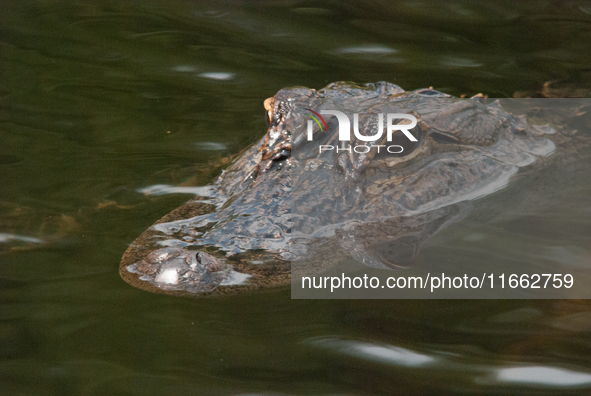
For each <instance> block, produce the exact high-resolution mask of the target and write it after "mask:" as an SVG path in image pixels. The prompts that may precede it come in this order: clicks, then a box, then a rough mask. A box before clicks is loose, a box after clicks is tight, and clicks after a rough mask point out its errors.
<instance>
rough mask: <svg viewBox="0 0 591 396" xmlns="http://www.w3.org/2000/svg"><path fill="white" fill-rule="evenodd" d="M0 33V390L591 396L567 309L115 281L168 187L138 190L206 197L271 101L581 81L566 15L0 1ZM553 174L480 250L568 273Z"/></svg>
mask: <svg viewBox="0 0 591 396" xmlns="http://www.w3.org/2000/svg"><path fill="white" fill-rule="evenodd" d="M507 4H508V3H507ZM0 21H1V30H0V49H1V57H2V58H1V59H2V61H1V64H0V67H1V68H0V70H1V73H2V74H1V78H0V95H1V101H0V186H1V187H0V394H2V395H111V394H112V395H163V394H167V395H168V394H171V395H247V394H256V395H303V394H306V395H374V394H375V395H391V394H455V393H457V394H475V393H478V394H519V393H522V394H536V395H537V394H588V393H589V392H591V306H590V305H589V304H588V303H586V302H584V301H502V300H501V301H435V300H433V301H429V300H423V301H371V300H370V301H326V300H321V301H292V300H291V299H290V293H289V291H280V292H276V291H275V292H268V293H263V294H258V295H254V296H242V297H235V298H223V299H217V300H216V299H206V300H198V299H196V300H192V299H181V298H173V297H167V296H162V295H155V294H150V293H146V292H143V291H140V290H137V289H134V288H132V287H130V286H129V285H127V284H126V283H124V282H123V281H122V280H121V279H120V278H119V274H118V264H119V260H120V258H121V255H122V254H123V252H124V251H125V249H126V248H127V246H128V244H129V243H131V242H132V241H133V240H134V239H135V238H136V237H137V236H138V235H140V234H141V233H142V232H143V231H144V230H145V229H146V228H147V227H149V226H150V225H151V224H152V223H153V222H154V221H156V220H157V219H159V218H160V217H162V216H163V215H164V214H166V213H168V212H169V211H170V210H172V209H174V208H175V207H177V206H179V205H181V204H182V203H184V202H185V201H186V200H187V199H188V198H189V197H190V196H188V195H182V194H176V195H165V196H145V195H143V194H140V193H138V192H137V190H138V189H140V188H145V187H148V186H152V185H156V184H168V185H177V186H178V185H186V186H198V185H205V184H207V183H209V182H210V181H211V180H212V179H213V178H214V177H215V176H216V175H218V174H219V173H220V172H221V169H222V167H223V164H224V159H225V158H228V157H229V156H231V155H234V154H237V153H238V152H239V151H240V150H241V149H243V148H244V147H246V146H248V145H249V144H251V143H253V142H255V141H256V140H258V139H259V138H260V137H261V136H262V135H263V134H264V132H265V130H266V126H265V121H264V118H263V108H262V102H263V100H264V99H265V98H267V97H270V96H272V95H274V94H275V92H277V90H279V89H281V88H283V87H286V86H294V85H304V86H310V87H313V88H321V87H323V86H325V85H326V84H327V83H330V82H333V81H339V80H350V81H357V82H370V81H380V80H385V81H390V82H392V83H395V84H398V85H400V86H402V87H403V88H406V89H415V88H420V87H426V86H433V87H434V88H436V89H439V90H441V91H444V92H447V93H450V94H454V95H461V94H468V95H472V94H475V93H478V92H483V93H485V94H488V95H489V96H491V97H494V96H497V97H510V96H512V95H513V94H514V92H517V91H530V92H535V91H536V90H538V89H539V88H540V87H541V86H542V84H543V83H544V82H545V81H549V80H559V79H562V80H565V81H568V82H569V83H571V84H574V85H576V86H579V87H587V88H589V87H590V84H591V74H590V72H589V70H590V69H589V65H590V64H591V51H590V45H589V43H590V42H591V29H590V27H591V6H589V4H588V3H586V2H552V1H540V2H535V3H534V2H524V3H523V4H522V5H521V6H512V7H509V6H502V5H500V4H497V3H496V2H495V3H493V2H474V1H464V2H453V3H452V2H442V1H422V2H396V3H394V2H392V3H391V2H381V1H376V2H367V3H364V2H350V1H345V2H329V1H326V2H319V3H314V2H306V1H302V2H298V1H290V2H283V3H282V2H272V1H267V2H265V1H263V2H252V3H249V2H191V1H175V2H145V1H137V2H112V1H100V2H83V1H48V0H46V1H4V2H3V3H2V11H1V12H0ZM569 182H571V183H574V182H576V183H577V184H572V185H570V186H569V189H568V191H570V193H571V195H569V198H568V199H565V202H566V203H567V205H566V207H563V208H562V209H563V210H562V211H561V210H550V211H545V212H543V213H535V214H534V215H532V216H533V217H531V218H529V222H528V223H518V222H515V221H514V220H510V221H509V220H508V223H507V226H510V232H508V233H503V232H501V228H500V227H498V226H495V225H490V226H488V230H489V231H490V233H491V234H492V235H496V237H494V238H492V241H493V242H494V243H499V246H500V244H507V245H509V246H510V249H509V250H508V251H506V252H509V253H511V252H520V249H519V246H520V245H519V243H517V242H515V241H521V240H523V238H524V237H522V236H520V235H522V234H527V235H528V237H527V238H526V239H527V247H528V250H527V252H530V253H529V254H534V253H533V252H535V251H536V249H537V246H540V245H544V246H545V247H546V248H548V247H549V246H548V245H549V242H548V241H549V240H551V239H552V240H553V238H554V239H555V238H559V239H560V241H562V242H564V243H563V245H564V246H566V247H564V246H562V247H561V246H558V248H556V249H554V250H551V251H552V252H554V253H553V254H555V255H557V258H556V261H560V260H563V261H564V260H569V257H570V256H569V255H571V256H572V255H574V256H575V260H579V261H578V263H579V265H589V257H590V254H589V251H588V246H586V242H587V241H588V240H590V239H591V227H590V221H589V218H591V216H589V209H588V208H587V205H586V202H587V201H586V197H588V196H589V192H591V185H590V184H589V180H588V178H585V177H581V176H580V175H579V176H577V177H573V179H572V180H570V181H569ZM563 187H564V186H562V187H557V188H558V189H560V188H563ZM569 205H570V206H569ZM569 207H570V208H577V209H576V210H575V211H574V212H572V213H574V214H570V215H569V213H571V212H569V211H568V208H569ZM553 208H554V209H556V205H555V206H554V207H553ZM524 224H526V225H529V227H526V226H524ZM459 226H461V224H459V225H458V227H459ZM557 230H558V231H557ZM19 238H20V239H19ZM520 238H521V239H520ZM568 241H571V242H568ZM567 242H568V243H567ZM444 243H445V237H444V236H439V237H436V238H435V240H434V242H433V247H432V249H431V250H430V252H431V253H429V251H427V253H426V257H429V254H431V255H432V256H436V255H437V254H436V253H437V249H438V246H441V245H442V244H444ZM512 243H513V244H514V246H513V245H511V244H512ZM558 245H560V244H558ZM455 247H456V246H455V245H454V248H455ZM550 247H552V246H550ZM457 249H458V250H457V251H458V252H459V251H460V250H459V249H460V248H457ZM479 249H481V248H480V246H478V247H477V248H475V249H473V250H472V251H471V253H470V254H473V255H475V256H478V255H482V254H486V250H479ZM585 249H587V250H585ZM489 251H490V248H489ZM539 251H541V252H544V251H543V250H539ZM483 252H484V253H483ZM521 254H522V255H523V253H521ZM501 257H504V256H502V255H501Z"/></svg>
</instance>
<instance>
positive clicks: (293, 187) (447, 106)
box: [121, 83, 553, 294]
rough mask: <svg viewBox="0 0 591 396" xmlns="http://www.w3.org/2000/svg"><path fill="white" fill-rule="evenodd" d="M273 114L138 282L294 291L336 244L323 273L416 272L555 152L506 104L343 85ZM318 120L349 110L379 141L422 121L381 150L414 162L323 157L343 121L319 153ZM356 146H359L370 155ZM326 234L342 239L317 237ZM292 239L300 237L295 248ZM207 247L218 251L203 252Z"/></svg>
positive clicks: (294, 98)
mask: <svg viewBox="0 0 591 396" xmlns="http://www.w3.org/2000/svg"><path fill="white" fill-rule="evenodd" d="M264 107H265V110H266V115H267V124H268V131H267V134H266V135H265V137H264V138H263V139H261V141H260V142H258V143H257V144H256V145H254V146H253V147H251V148H250V149H248V150H247V151H246V152H244V153H243V154H242V156H241V157H239V158H238V159H237V160H236V161H235V162H234V164H233V165H232V166H231V167H230V168H229V169H228V170H227V171H225V172H224V173H223V174H222V176H220V178H219V179H218V180H216V181H215V183H214V186H213V187H214V189H215V191H216V192H217V195H216V196H215V197H214V199H213V200H211V201H209V202H210V203H212V204H213V205H215V207H214V206H210V207H209V209H208V210H206V209H204V207H205V206H206V205H205V204H203V203H202V202H203V201H202V200H201V198H196V199H194V200H192V201H189V202H188V203H187V204H185V205H183V206H182V207H180V208H178V209H177V210H175V211H173V212H172V213H171V214H169V215H167V216H165V218H163V219H162V220H160V221H159V222H158V223H157V224H155V225H154V226H152V227H151V228H150V229H149V230H147V231H146V232H145V233H144V234H143V235H142V236H141V237H139V238H138V239H137V240H136V241H135V242H134V244H133V245H132V246H131V247H130V249H128V252H126V255H125V256H124V259H123V261H122V267H121V268H122V271H121V272H122V275H123V276H124V278H125V279H126V280H127V281H128V282H130V283H133V284H134V285H136V286H138V287H142V288H146V289H150V290H155V288H159V289H165V290H183V291H188V292H191V293H202V292H205V293H208V292H211V293H213V294H223V293H225V292H227V291H228V292H238V291H241V290H252V289H257V288H263V287H271V286H278V285H282V284H286V283H288V282H289V280H290V274H291V271H290V263H289V261H286V260H289V259H304V258H306V259H307V258H310V256H311V255H312V254H316V255H319V254H320V253H318V252H321V251H322V247H323V246H325V247H330V248H329V255H328V256H329V259H328V260H324V259H323V260H321V263H320V264H319V267H318V268H315V269H314V270H316V271H322V269H323V266H331V265H332V264H331V263H332V262H338V260H340V257H339V256H338V254H337V255H335V254H334V253H335V252H337V253H338V252H341V251H343V252H346V251H348V252H350V254H351V255H352V256H353V257H354V258H356V259H357V260H358V261H360V262H363V263H365V264H366V265H368V266H371V267H378V268H394V267H403V266H407V265H410V264H412V262H413V261H414V259H415V257H416V254H417V253H418V250H419V249H420V246H421V245H422V244H423V243H424V242H425V241H426V240H427V239H428V238H429V237H430V236H432V235H433V234H435V233H436V232H438V231H439V230H441V229H442V228H444V227H445V226H446V225H447V224H449V223H451V222H454V221H458V220H459V219H461V218H463V217H464V216H465V215H466V213H467V212H468V211H469V210H470V207H471V206H470V205H469V202H467V201H470V200H471V199H473V198H475V197H479V196H483V195H486V194H488V193H490V192H492V191H495V189H498V188H500V187H502V185H503V183H506V182H507V180H508V179H509V177H510V176H511V175H513V174H514V173H515V172H516V171H517V169H518V168H519V167H522V166H525V165H528V164H531V163H533V162H535V161H536V159H537V158H539V157H540V156H544V155H547V154H548V153H549V152H551V151H552V149H553V145H552V143H551V142H550V141H549V140H547V139H546V138H544V137H543V136H542V134H541V133H537V132H536V131H535V130H532V129H531V128H530V127H529V126H528V124H527V123H526V122H525V120H524V119H522V118H519V117H513V116H512V115H510V114H508V113H506V112H505V111H503V110H502V109H501V108H500V107H499V106H498V104H496V103H491V104H484V103H481V102H480V101H479V100H477V99H474V100H462V101H459V100H457V99H455V98H452V97H450V96H449V95H446V94H443V93H440V92H438V91H435V90H432V89H421V90H416V91H412V92H406V91H404V90H403V89H402V88H400V87H398V86H396V85H393V84H389V83H377V84H367V85H365V86H356V85H352V84H348V83H333V84H330V85H329V86H327V87H326V88H324V89H322V90H320V91H315V90H313V89H308V88H291V89H284V90H281V91H279V92H278V93H277V94H276V95H275V96H274V97H273V98H269V99H267V100H266V101H265V103H264ZM307 108H309V109H315V111H319V112H320V111H321V110H322V109H327V110H330V109H336V110H340V111H343V112H345V113H346V114H347V115H349V118H350V119H351V120H353V117H352V113H358V114H359V129H360V131H361V133H362V134H364V135H374V134H375V133H376V130H377V128H378V125H377V121H376V120H377V114H379V113H384V114H387V113H406V114H413V115H415V116H416V117H417V119H418V124H417V127H416V128H415V129H413V135H414V136H415V137H416V138H417V140H418V142H416V143H409V141H408V140H405V138H403V137H401V136H398V135H396V136H394V139H393V142H386V141H385V138H386V134H385V133H384V135H383V138H382V140H380V141H378V142H374V143H372V144H400V145H403V146H404V147H405V151H404V153H403V154H400V155H384V154H383V153H382V154H379V153H376V152H368V153H354V152H352V153H349V152H347V151H342V152H339V153H337V152H336V151H335V150H332V151H326V152H322V153H319V151H318V146H319V145H320V144H326V145H328V144H332V145H336V144H338V128H337V123H336V120H335V119H334V118H333V117H332V116H329V117H327V118H326V121H327V123H328V131H327V132H320V131H318V130H315V132H314V139H315V140H314V142H307V140H306V138H305V136H306V128H307V120H308V119H309V118H308V117H307V114H309V113H308V112H307V111H306V110H305V109H307ZM352 137H353V140H352V141H351V143H350V144H351V145H357V144H365V143H364V142H363V141H358V139H357V138H355V136H354V135H352ZM343 224H345V225H346V226H343ZM319 229H323V230H325V231H326V230H329V231H330V230H332V231H331V232H332V237H330V236H327V234H326V232H325V234H324V235H322V236H313V234H314V232H316V230H319ZM292 230H293V231H297V232H296V234H297V235H298V236H297V238H296V237H294V238H292V239H291V240H290V234H291V233H292ZM328 234H330V232H328ZM335 243H336V244H337V245H336V246H339V245H340V246H341V247H342V248H341V249H338V248H337V249H336V250H335ZM380 244H387V245H388V246H394V247H396V249H383V248H381V247H380V246H381V245H380ZM203 247H208V249H209V250H208V252H209V253H204V252H201V253H196V251H195V250H196V249H202V248H203ZM343 248H344V249H343ZM194 249H195V250H194ZM230 259H231V261H230ZM130 273H133V274H134V275H139V280H138V278H137V277H136V278H132V277H131V275H129V274H130ZM144 281H147V282H144ZM146 284H149V285H151V286H146ZM152 286H154V287H152ZM220 286H222V287H220ZM151 287H152V288H151Z"/></svg>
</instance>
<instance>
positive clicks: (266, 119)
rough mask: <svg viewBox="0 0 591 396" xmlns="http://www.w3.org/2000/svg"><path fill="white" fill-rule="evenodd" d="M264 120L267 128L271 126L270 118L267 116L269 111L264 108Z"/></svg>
mask: <svg viewBox="0 0 591 396" xmlns="http://www.w3.org/2000/svg"><path fill="white" fill-rule="evenodd" d="M265 122H266V123H267V128H269V127H271V119H270V118H269V112H268V111H267V110H265Z"/></svg>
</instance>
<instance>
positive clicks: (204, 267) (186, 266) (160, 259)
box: [127, 247, 232, 293]
mask: <svg viewBox="0 0 591 396" xmlns="http://www.w3.org/2000/svg"><path fill="white" fill-rule="evenodd" d="M127 270H128V271H129V272H132V273H135V274H138V275H140V279H141V280H144V281H147V282H149V283H151V284H152V285H154V286H156V287H159V288H161V289H164V290H186V291H188V292H191V293H201V292H210V291H212V290H213V289H215V288H216V287H217V286H219V285H220V284H222V283H224V282H225V281H228V280H229V279H230V278H231V273H232V266H231V265H229V264H226V263H224V262H223V261H222V260H220V259H218V258H215V257H213V256H212V255H210V254H207V253H205V252H201V251H195V250H187V249H183V248H179V247H167V248H163V249H158V250H155V251H153V252H152V253H150V254H149V255H148V256H147V257H146V258H145V259H144V260H142V261H139V262H137V263H135V264H132V265H129V266H127Z"/></svg>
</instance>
